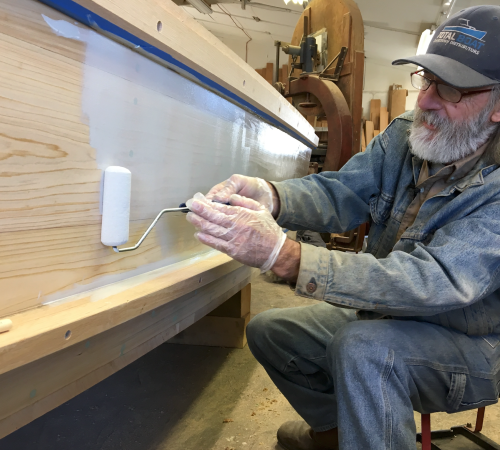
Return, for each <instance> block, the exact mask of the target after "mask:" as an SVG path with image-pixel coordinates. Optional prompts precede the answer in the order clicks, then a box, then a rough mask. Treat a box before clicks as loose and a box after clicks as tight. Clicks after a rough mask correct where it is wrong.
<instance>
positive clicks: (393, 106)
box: [389, 89, 408, 122]
mask: <svg viewBox="0 0 500 450" xmlns="http://www.w3.org/2000/svg"><path fill="white" fill-rule="evenodd" d="M407 96H408V91H407V90H406V89H396V90H393V91H392V95H391V103H390V106H389V108H390V115H391V118H390V120H391V122H392V121H393V120H394V119H395V118H396V117H398V116H400V115H401V114H403V113H404V112H405V111H406V97H407Z"/></svg>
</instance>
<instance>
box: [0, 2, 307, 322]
mask: <svg viewBox="0 0 500 450" xmlns="http://www.w3.org/2000/svg"><path fill="white" fill-rule="evenodd" d="M27 29H29V30H30V32H29V33H27V32H26V30H27ZM0 70H1V72H2V76H1V77H0V108H1V110H2V114H1V115H0V172H1V176H0V191H1V192H2V195H1V196H0V252H1V253H2V258H1V259H0V289H1V290H2V292H4V295H2V297H1V298H0V317H4V316H7V315H9V314H12V313H14V312H16V311H22V310H25V309H27V308H32V307H34V306H37V305H40V304H42V303H44V302H46V301H51V300H55V299H58V298H63V297H67V296H69V295H73V294H75V293H78V292H82V291H83V290H86V289H95V288H98V287H99V286H103V285H104V284H109V283H110V282H117V281H120V280H123V279H125V278H127V277H129V276H132V275H136V274H138V273H145V272H147V271H150V270H154V269H156V268H158V267H164V266H166V265H169V264H173V263H175V262H178V261H181V260H183V259H186V258H189V257H192V256H195V255H198V254H200V253H202V252H205V251H207V250H208V249H207V248H206V247H203V246H201V245H200V244H199V243H198V242H197V241H196V240H195V239H194V238H193V228H192V227H191V226H190V225H187V224H186V222H185V218H184V216H183V215H182V214H177V215H173V216H166V217H164V218H162V220H161V221H160V223H159V226H158V227H157V228H156V229H155V231H154V234H153V235H151V236H150V237H148V238H147V239H146V241H145V242H144V244H143V247H141V248H140V249H139V250H138V251H136V252H132V253H128V254H116V253H114V252H113V251H112V250H111V249H110V248H106V247H103V246H102V245H101V244H100V237H99V236H100V220H101V216H100V211H99V201H100V181H101V176H102V171H103V170H104V169H105V168H106V167H107V166H109V165H120V166H125V167H127V168H129V169H130V170H131V171H132V186H133V189H132V205H131V220H132V224H131V227H132V234H131V239H130V242H131V243H132V241H133V240H134V239H136V238H137V237H139V236H140V234H141V233H142V231H144V230H145V229H146V227H147V226H148V224H149V221H150V219H152V218H153V217H154V216H155V215H156V214H157V212H158V211H159V210H161V209H163V208H166V207H173V206H177V205H178V204H179V203H181V202H184V201H185V200H186V199H187V198H190V197H191V196H192V195H193V194H194V193H195V192H197V191H201V192H206V191H207V190H208V189H209V188H210V187H211V186H212V185H214V184H215V183H217V182H220V181H221V180H224V179H226V178H227V177H229V176H230V175H231V174H233V173H244V174H248V175H258V176H260V177H262V178H265V179H269V180H281V179H285V178H293V177H297V176H302V175H304V174H306V173H307V168H308V160H309V154H310V150H309V149H308V148H307V147H306V146H305V145H304V144H302V143H300V142H299V141H297V140H295V139H293V138H292V137H290V136H289V135H287V134H286V133H284V132H282V131H280V130H278V129H277V128H275V127H273V126H271V125H269V124H267V123H266V122H263V121H262V120H260V119H259V118H258V117H257V116H255V115H253V114H250V113H249V112H247V111H245V110H243V109H242V108H239V107H237V106H235V105H234V104H233V103H230V102H229V101H227V100H225V99H223V98H221V97H219V96H218V95H216V94H215V93H213V92H210V91H208V90H206V89H204V88H202V87H201V86H199V85H197V84H195V83H193V82H191V81H190V80H188V79H186V78H184V77H182V76H181V75H179V74H177V73H175V72H173V71H171V70H169V69H167V68H165V67H164V66H161V65H159V64H157V63H155V62H154V61H152V60H150V59H148V58H146V57H144V56H142V55H141V54H139V53H137V52H134V51H133V50H131V49H129V48H127V47H124V46H122V45H120V44H118V43H116V42H114V41H111V40H110V39H108V38H105V37H103V36H101V35H99V34H98V33H96V32H94V31H92V30H90V29H88V28H86V27H84V26H82V25H78V24H75V22H74V20H70V19H68V18H67V17H65V16H64V15H62V14H60V13H59V12H57V11H55V10H53V9H51V8H49V7H47V6H45V5H43V4H40V3H38V2H35V1H32V0H4V1H3V2H2V3H1V4H0ZM278 143H279V144H278Z"/></svg>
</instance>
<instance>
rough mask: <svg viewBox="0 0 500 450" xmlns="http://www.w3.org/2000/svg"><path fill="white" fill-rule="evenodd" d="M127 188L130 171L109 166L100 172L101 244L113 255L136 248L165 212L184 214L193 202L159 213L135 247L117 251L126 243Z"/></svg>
mask: <svg viewBox="0 0 500 450" xmlns="http://www.w3.org/2000/svg"><path fill="white" fill-rule="evenodd" d="M131 189H132V173H131V172H130V170H128V169H125V168H124V167H119V166H110V167H108V168H107V169H106V170H105V171H104V183H103V193H102V228H101V242H102V243H103V244H104V245H106V246H108V247H113V250H114V251H115V252H117V253H120V252H129V251H132V250H136V249H137V248H139V246H140V245H141V244H142V243H143V241H144V239H146V236H147V235H148V234H149V232H150V231H151V230H152V229H153V227H154V226H155V225H156V223H157V222H158V220H160V217H161V216H163V214H165V213H169V212H183V213H187V212H189V211H190V209H189V208H190V206H191V203H192V201H193V199H189V200H188V201H187V202H186V203H187V205H186V203H183V204H181V205H179V207H178V208H167V209H163V210H161V211H160V212H159V213H158V215H157V216H156V218H155V219H154V220H153V222H152V223H151V225H150V226H149V228H148V229H147V230H146V232H145V233H144V234H143V235H142V237H141V238H140V239H139V241H138V242H137V244H135V245H134V246H133V247H126V248H118V246H119V245H123V244H125V243H126V242H127V241H128V235H129V220H130V193H131Z"/></svg>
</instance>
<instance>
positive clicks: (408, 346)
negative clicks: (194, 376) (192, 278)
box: [247, 302, 500, 450]
mask: <svg viewBox="0 0 500 450" xmlns="http://www.w3.org/2000/svg"><path fill="white" fill-rule="evenodd" d="M247 337H248V345H249V347H250V350H251V351H252V353H253V354H254V356H255V358H256V359H257V360H258V361H259V362H260V363H261V364H262V365H263V366H264V368H265V369H266V371H267V373H268V374H269V376H270V377H271V379H272V380H273V382H274V383H275V384H276V386H277V387H278V389H280V391H281V392H282V393H283V394H284V395H285V397H286V398H287V399H288V401H289V402H290V404H291V405H292V406H293V407H294V408H295V410H296V411H297V412H298V413H299V414H300V415H301V416H302V417H303V418H304V420H305V421H306V422H307V423H308V424H309V425H310V426H311V427H312V428H313V429H314V430H315V431H318V432H319V431H326V430H329V429H332V428H335V427H337V426H338V429H339V442H340V448H341V449H342V450H347V449H352V450H360V449H363V450H365V449H373V450H387V449H393V450H406V449H412V450H414V449H415V447H416V444H415V433H416V429H415V422H414V419H413V410H416V411H418V412H420V413H432V412H437V411H446V412H449V413H452V412H457V411H463V410H467V409H473V408H478V407H481V406H486V405H491V404H494V403H496V402H497V400H498V382H499V378H498V376H499V375H498V370H499V368H498V367H496V366H497V362H498V361H500V358H499V357H500V345H499V343H500V340H499V339H498V336H497V335H495V336H486V337H481V336H472V337H471V336H467V335H465V334H463V333H459V332H456V331H453V330H451V329H448V328H444V327H441V326H439V325H435V324H431V323H427V322H416V321H400V320H394V319H381V320H357V317H356V314H355V312H354V311H353V310H349V309H342V308H338V307H336V306H333V305H331V304H328V303H324V302H322V303H318V304H317V305H313V306H306V307H298V308H289V309H272V310H269V311H266V312H264V313H261V314H259V315H257V316H256V317H255V318H254V319H253V320H251V321H250V323H249V325H248V328H247Z"/></svg>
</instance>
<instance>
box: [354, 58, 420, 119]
mask: <svg viewBox="0 0 500 450" xmlns="http://www.w3.org/2000/svg"><path fill="white" fill-rule="evenodd" d="M415 70H416V69H415V66H413V65H408V66H399V67H395V66H392V65H390V64H389V63H387V62H386V61H377V60H371V59H369V58H367V59H366V60H365V86H364V89H363V118H364V119H369V118H370V117H369V116H370V100H372V99H380V100H381V106H388V105H387V102H388V98H389V86H391V85H392V84H399V85H401V86H402V87H403V89H407V90H408V97H406V110H407V111H408V110H411V109H413V107H414V106H415V102H416V101H417V97H418V91H417V90H416V89H415V88H414V87H413V86H412V85H411V82H410V73H411V72H413V71H415Z"/></svg>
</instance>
